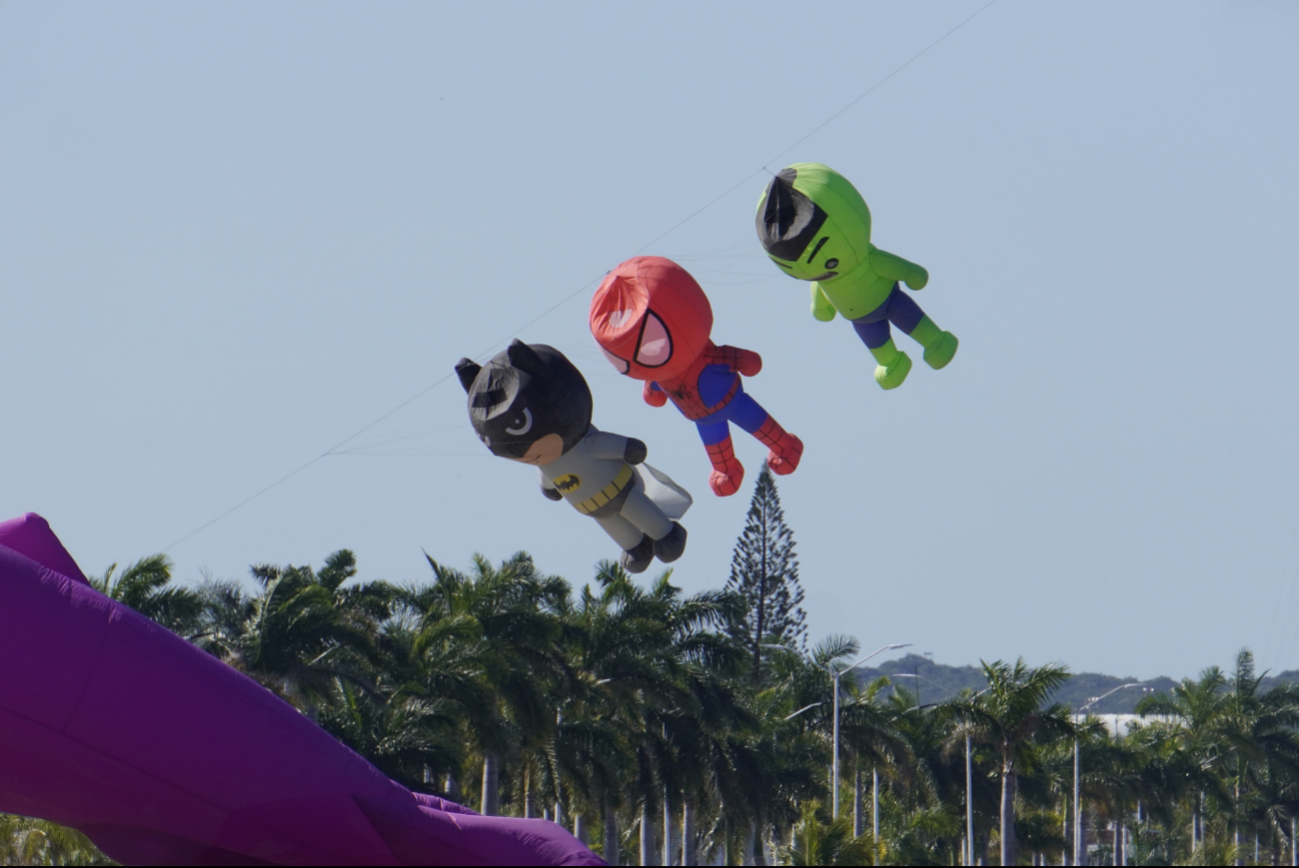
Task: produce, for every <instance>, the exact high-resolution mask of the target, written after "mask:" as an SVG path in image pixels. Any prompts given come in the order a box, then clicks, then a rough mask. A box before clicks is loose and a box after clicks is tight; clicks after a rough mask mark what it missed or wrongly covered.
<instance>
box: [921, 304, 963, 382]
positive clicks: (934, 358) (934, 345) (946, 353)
mask: <svg viewBox="0 0 1299 868" xmlns="http://www.w3.org/2000/svg"><path fill="white" fill-rule="evenodd" d="M911 337H912V339H913V340H915V342H916V343H918V344H920V346H922V347H924V348H925V363H926V364H927V365H929V367H931V368H933V369H934V370H935V371H937V370H939V369H940V368H944V367H946V366H947V363H948V362H950V361H951V360H952V357H953V356H955V355H956V348H957V347H958V346H959V345H960V341H958V340H957V339H956V335H954V334H952V333H951V332H945V331H941V330H940V329H939V328H938V326H937V325H935V324H934V321H933V320H931V319H930V318H929V317H928V316H926V317H925V318H924V319H922V320H920V323H919V325H917V326H916V327H915V328H914V329H913V330H912V332H911Z"/></svg>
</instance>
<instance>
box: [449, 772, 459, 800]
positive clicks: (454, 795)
mask: <svg viewBox="0 0 1299 868" xmlns="http://www.w3.org/2000/svg"><path fill="white" fill-rule="evenodd" d="M446 794H447V798H448V799H450V800H451V801H453V802H458V801H460V781H458V780H456V776H455V775H447V785H446Z"/></svg>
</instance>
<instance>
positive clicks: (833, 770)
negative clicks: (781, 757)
mask: <svg viewBox="0 0 1299 868" xmlns="http://www.w3.org/2000/svg"><path fill="white" fill-rule="evenodd" d="M762 647H763V648H773V649H777V650H780V651H790V652H792V653H794V654H798V651H797V650H795V649H793V648H790V647H789V646H788V645H763V646H762ZM910 647H911V643H910V642H903V643H901V644H893V645H885V646H884V647H883V648H878V649H876V650H874V651H872V652H871V653H869V654H867V655H866V656H865V657H863V658H862V659H860V660H858V661H857V662H856V663H854V664H853V665H851V666H847V667H845V668H843V669H832V668H831V667H829V666H818V667H817V668H819V669H824V670H825V671H826V672H827V673H829V675H830V679H831V681H832V682H833V683H834V686H833V689H834V697H833V700H834V703H833V706H834V710H833V715H834V720H833V722H832V724H831V728H832V731H833V736H832V737H833V741H834V754H833V756H834V758H833V759H832V760H831V763H830V816H831V817H832V818H834V819H838V818H839V679H840V677H842V676H843V675H845V674H847V673H849V672H851V671H853V670H854V669H856V668H857V667H858V666H860V665H862V664H863V663H865V662H866V661H867V660H869V659H871V658H872V657H874V656H875V655H876V654H883V653H884V652H885V651H896V650H897V649H899V648H910ZM812 665H813V666H817V664H815V663H813V664H812ZM818 705H821V703H819V702H814V703H812V704H811V705H808V706H806V707H804V708H800V709H799V710H798V711H796V712H794V713H793V714H791V715H789V717H786V718H785V719H786V720H789V719H790V718H793V717H797V716H798V715H800V714H802V713H803V712H805V711H807V710H808V709H809V708H815V707H817V706H818ZM876 789H877V790H878V787H876ZM875 815H876V825H878V823H879V820H878V817H879V809H878V806H877V808H876V811H875ZM877 831H878V830H877Z"/></svg>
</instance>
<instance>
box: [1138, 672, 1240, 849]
mask: <svg viewBox="0 0 1299 868" xmlns="http://www.w3.org/2000/svg"><path fill="white" fill-rule="evenodd" d="M1226 686H1227V679H1226V677H1225V676H1224V675H1223V674H1222V670H1221V669H1219V668H1218V667H1217V666H1210V667H1209V668H1207V669H1205V670H1204V671H1203V672H1201V673H1200V677H1199V679H1197V680H1192V679H1190V678H1184V679H1182V682H1181V683H1180V684H1178V685H1177V686H1176V687H1174V688H1173V690H1172V692H1171V693H1156V694H1152V695H1149V696H1143V697H1142V698H1141V699H1140V700H1139V701H1138V702H1137V706H1136V712H1137V714H1140V715H1142V716H1143V717H1146V718H1155V720H1153V721H1150V723H1149V729H1150V736H1151V737H1152V738H1154V739H1155V740H1157V741H1158V742H1162V743H1165V744H1166V745H1167V746H1168V752H1169V753H1170V754H1172V755H1176V756H1179V757H1180V758H1181V759H1182V760H1183V762H1182V763H1181V765H1180V768H1179V772H1180V775H1181V781H1180V783H1181V784H1182V786H1184V787H1185V788H1186V789H1187V790H1188V791H1189V792H1191V793H1192V796H1191V799H1192V803H1193V805H1192V809H1191V841H1190V847H1191V850H1195V849H1196V848H1197V847H1198V846H1199V844H1200V842H1201V841H1203V840H1204V810H1205V807H1206V805H1205V795H1206V793H1207V794H1208V795H1210V796H1212V797H1214V798H1216V799H1218V800H1220V801H1224V802H1225V801H1230V796H1229V795H1228V793H1227V790H1226V788H1225V786H1224V784H1223V774H1222V773H1223V772H1224V770H1225V767H1226V765H1225V764H1226V763H1227V758H1228V754H1229V753H1230V748H1229V746H1228V744H1227V740H1226V738H1225V736H1224V728H1225V725H1226V716H1227V713H1228V710H1229V704H1230V703H1229V698H1228V696H1227V694H1226V691H1225V688H1226Z"/></svg>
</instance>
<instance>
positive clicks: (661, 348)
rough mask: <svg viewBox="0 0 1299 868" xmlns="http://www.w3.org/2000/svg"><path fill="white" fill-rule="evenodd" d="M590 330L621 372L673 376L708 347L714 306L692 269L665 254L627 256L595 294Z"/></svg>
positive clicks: (636, 375) (650, 377)
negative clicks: (662, 255) (689, 270)
mask: <svg viewBox="0 0 1299 868" xmlns="http://www.w3.org/2000/svg"><path fill="white" fill-rule="evenodd" d="M590 325H591V335H592V336H593V337H594V338H595V342H596V343H597V344H599V345H600V349H601V350H603V351H604V355H605V358H607V359H608V360H609V361H610V362H611V363H612V364H613V366H614V367H615V368H617V369H618V373H620V374H626V375H627V376H629V377H631V378H633V379H636V380H670V379H672V378H673V377H677V376H680V375H681V374H683V373H685V372H686V369H687V368H689V367H690V365H691V364H693V363H694V361H695V359H697V358H699V355H700V354H701V353H702V352H703V351H704V348H705V347H707V346H708V336H709V334H710V333H711V332H712V330H713V309H712V307H711V306H709V304H708V296H706V295H704V291H703V289H702V288H700V286H699V284H698V283H696V282H695V279H694V278H693V277H691V276H690V273H689V272H688V271H686V270H685V269H684V268H682V267H681V266H680V265H677V264H676V263H675V262H673V261H672V260H670V259H664V258H663V257H661V256H637V257H636V258H634V259H628V260H627V261H626V262H624V263H623V264H622V265H619V266H618V267H617V268H615V269H614V270H613V271H611V272H609V274H608V275H606V276H605V278H604V282H603V283H601V284H600V288H599V289H597V290H596V291H595V297H594V298H593V299H591V318H590Z"/></svg>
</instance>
